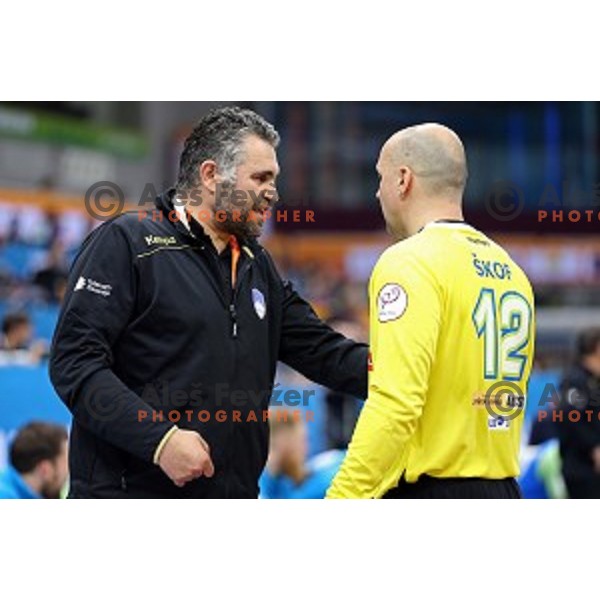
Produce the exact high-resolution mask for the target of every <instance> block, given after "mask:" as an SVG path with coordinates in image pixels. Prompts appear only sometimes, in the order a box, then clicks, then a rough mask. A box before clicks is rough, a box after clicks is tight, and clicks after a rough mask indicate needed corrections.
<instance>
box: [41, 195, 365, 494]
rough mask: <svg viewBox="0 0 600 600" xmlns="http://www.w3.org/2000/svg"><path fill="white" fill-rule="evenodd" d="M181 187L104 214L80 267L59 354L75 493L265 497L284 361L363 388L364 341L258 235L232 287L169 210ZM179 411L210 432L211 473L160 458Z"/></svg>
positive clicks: (57, 340) (325, 381)
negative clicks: (277, 262)
mask: <svg viewBox="0 0 600 600" xmlns="http://www.w3.org/2000/svg"><path fill="white" fill-rule="evenodd" d="M172 197H173V191H170V192H168V193H166V194H164V195H163V196H160V197H159V198H158V199H157V201H156V212H155V213H153V214H152V213H150V212H149V213H148V216H147V217H146V218H143V219H141V218H140V217H139V215H138V213H125V214H122V215H120V216H119V217H117V218H115V219H113V220H111V221H109V222H107V223H105V224H103V225H102V226H100V227H99V228H98V229H96V230H95V231H94V232H92V234H90V236H88V238H87V239H86V241H85V242H84V244H83V246H82V248H81V250H80V252H79V255H78V256H77V258H76V260H75V262H74V264H73V267H72V269H71V273H70V276H69V283H68V292H67V294H66V297H65V300H64V304H63V308H62V311H61V315H60V319H59V322H58V326H57V329H56V332H55V334H54V339H53V342H52V350H51V358H50V377H51V380H52V383H53V385H54V387H55V389H56V391H57V393H58V395H59V396H60V397H61V398H62V400H63V401H64V402H65V404H66V405H67V407H68V408H69V409H70V410H71V412H72V414H73V426H72V431H71V441H70V472H71V483H70V493H69V495H70V497H167V498H169V497H183V498H255V497H257V495H258V478H259V476H260V474H261V472H262V469H263V467H264V465H265V462H266V458H267V452H268V439H269V423H268V420H265V419H264V418H263V417H264V414H263V413H262V411H263V410H266V409H267V408H268V405H269V401H270V397H271V393H272V389H273V385H274V377H275V369H276V364H277V361H278V360H281V361H283V362H284V363H286V364H288V365H289V366H291V367H293V368H294V369H296V370H298V371H299V372H300V373H302V374H303V375H305V376H306V377H308V378H309V379H311V380H313V381H315V382H317V383H319V384H322V385H324V386H327V387H329V388H331V389H334V390H338V391H341V392H347V393H350V394H353V395H355V396H357V397H361V398H364V397H366V394H367V347H366V346H365V345H364V344H357V343H355V342H353V341H351V340H348V339H346V338H345V337H343V336H342V335H340V334H338V333H336V332H335V331H333V330H332V329H331V328H330V327H329V326H327V325H326V324H324V323H323V322H322V321H321V320H319V318H318V317H317V316H316V315H315V313H314V312H313V310H312V309H311V307H310V306H309V304H307V303H306V302H305V301H304V300H303V299H302V298H301V297H300V296H299V295H298V294H297V293H296V292H295V291H294V290H293V289H292V286H291V285H290V284H289V283H287V282H284V281H283V280H282V279H281V277H280V276H279V274H278V273H277V270H276V268H275V266H274V264H273V261H272V259H271V257H270V256H269V254H268V253H267V252H266V251H265V250H264V249H263V248H262V247H261V246H260V245H259V244H258V243H256V242H255V241H247V242H245V243H244V244H243V247H242V253H241V254H242V258H241V260H240V263H239V267H238V271H237V281H236V285H235V289H232V285H231V279H230V266H229V265H230V263H229V264H228V265H227V266H226V267H225V266H224V262H225V261H224V258H223V256H219V255H218V254H217V252H216V250H215V248H214V246H213V244H212V242H211V241H210V238H208V237H207V236H206V235H205V234H204V232H203V230H202V228H201V227H200V225H199V224H198V223H196V222H195V221H194V220H192V221H191V223H190V226H191V233H190V231H189V230H188V229H187V228H186V227H185V225H184V224H183V223H181V222H173V220H174V219H173V215H174V212H173V205H172ZM169 216H171V218H169ZM219 410H221V411H225V412H224V413H220V414H221V415H225V417H226V419H225V420H223V418H222V419H221V420H218V419H217V416H218V415H217V411H219ZM153 411H154V412H153ZM160 411H162V416H163V420H162V421H161V419H160ZM171 411H176V413H171ZM187 411H192V412H187ZM200 411H207V412H203V413H202V418H200V416H199V413H200ZM233 411H238V412H237V420H236V415H234V414H233ZM169 413H171V415H172V416H174V418H177V415H179V419H180V421H179V423H178V426H179V427H181V428H184V429H193V430H196V431H198V432H199V433H200V434H201V435H202V437H203V438H204V439H205V440H206V441H207V442H208V444H209V446H210V449H211V457H212V460H213V463H214V465H215V475H214V477H212V478H204V477H201V478H199V479H197V480H195V481H192V482H190V483H188V484H187V485H185V486H184V487H183V488H178V487H177V486H175V485H174V484H173V483H172V482H171V480H170V479H169V478H168V477H167V476H166V475H165V474H164V473H163V471H162V470H161V469H160V468H159V467H158V466H156V465H154V464H153V455H154V452H155V450H156V448H157V446H158V444H159V442H160V441H161V439H162V438H163V436H164V435H165V434H166V432H167V431H169V429H171V428H172V426H173V423H172V422H171V421H170V420H169V418H168V415H169ZM250 413H253V414H254V416H255V417H257V418H256V420H254V419H253V418H252V416H251V415H250ZM145 415H147V416H145ZM238 421H240V422H238Z"/></svg>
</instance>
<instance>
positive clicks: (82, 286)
mask: <svg viewBox="0 0 600 600" xmlns="http://www.w3.org/2000/svg"><path fill="white" fill-rule="evenodd" d="M112 289H113V288H112V285H110V283H100V282H99V281H96V280H95V279H89V278H86V277H80V278H79V279H78V280H77V283H76V284H75V287H74V288H73V291H74V292H78V291H79V290H86V291H88V292H92V293H94V294H98V295H99V296H104V297H105V298H107V297H108V296H110V295H111V293H112Z"/></svg>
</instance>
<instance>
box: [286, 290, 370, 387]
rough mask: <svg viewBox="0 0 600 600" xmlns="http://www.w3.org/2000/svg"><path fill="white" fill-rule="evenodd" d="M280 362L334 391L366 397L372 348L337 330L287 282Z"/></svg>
mask: <svg viewBox="0 0 600 600" xmlns="http://www.w3.org/2000/svg"><path fill="white" fill-rule="evenodd" d="M283 286H284V300H283V323H282V333H281V345H280V350H279V360H281V361H282V362H284V363H286V364H287V365H289V366H290V367H292V368H293V369H295V370H296V371H299V372H300V373H302V375H304V376H305V377H307V378H308V379H310V380H312V381H314V382H316V383H319V384H321V385H324V386H326V387H328V388H330V389H332V390H335V391H338V392H344V393H348V394H352V395H353V396H356V397H357V398H366V396H367V362H368V353H369V349H368V346H367V345H366V344H361V343H358V342H355V341H353V340H350V339H348V338H346V337H344V336H343V335H342V334H341V333H338V332H336V331H334V330H333V329H332V328H331V327H329V325H327V324H326V323H324V322H323V321H322V320H321V319H319V317H318V316H317V315H316V314H315V311H314V310H313V309H312V307H311V306H310V304H308V302H306V301H305V300H303V299H302V298H301V297H300V295H299V294H298V293H297V292H296V291H295V290H294V289H293V286H292V284H291V283H290V282H285V283H284V284H283Z"/></svg>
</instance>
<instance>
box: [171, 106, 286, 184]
mask: <svg viewBox="0 0 600 600" xmlns="http://www.w3.org/2000/svg"><path fill="white" fill-rule="evenodd" d="M248 135H256V136H258V137H259V138H261V139H262V140H264V141H266V142H268V143H269V144H271V145H272V146H273V147H274V148H276V147H277V146H278V145H279V134H278V133H277V131H276V130H275V128H274V127H273V125H271V123H269V122H268V121H267V120H265V119H264V118H263V117H261V116H260V115H258V114H256V113H255V112H254V111H252V110H249V109H247V108H240V107H238V106H227V107H222V108H216V109H214V110H211V111H210V112H209V113H208V114H207V115H206V116H205V117H204V118H202V119H201V120H200V121H199V122H198V124H197V125H196V126H195V127H194V130H193V131H192V133H191V134H190V135H189V136H188V138H187V139H186V141H185V145H184V148H183V152H182V154H181V159H180V162H179V174H178V176H177V183H176V188H177V191H178V192H182V191H185V190H189V189H193V188H196V187H197V186H198V177H199V172H198V166H199V165H201V164H202V163H203V162H204V161H206V160H214V161H215V163H216V164H217V169H218V171H219V173H220V174H221V175H222V176H223V177H224V178H225V179H226V180H227V181H228V182H233V180H234V179H235V171H236V169H237V167H238V165H239V164H240V163H241V162H242V160H243V155H242V146H243V143H244V140H245V139H246V137H247V136H248Z"/></svg>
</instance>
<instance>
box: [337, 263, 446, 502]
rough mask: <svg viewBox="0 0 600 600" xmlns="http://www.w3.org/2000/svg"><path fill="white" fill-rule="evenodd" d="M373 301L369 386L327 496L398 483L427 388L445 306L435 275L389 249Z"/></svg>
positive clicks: (378, 490) (369, 494) (372, 289)
mask: <svg viewBox="0 0 600 600" xmlns="http://www.w3.org/2000/svg"><path fill="white" fill-rule="evenodd" d="M369 305H370V308H369V321H370V350H371V355H372V370H371V371H370V373H369V394H368V398H367V400H366V402H365V405H364V407H363V410H362V412H361V414H360V417H359V420H358V423H357V425H356V429H355V431H354V434H353V436H352V440H351V442H350V446H349V448H348V453H347V455H346V458H345V460H344V462H343V464H342V466H341V468H340V471H339V472H338V474H337V475H336V477H335V479H334V481H333V483H332V485H331V487H330V489H329V490H328V492H327V498H374V497H375V498H377V497H380V496H382V495H383V494H384V493H385V492H386V491H387V490H388V489H390V488H391V487H393V486H394V485H395V484H396V483H397V481H398V479H399V477H400V475H401V474H402V471H403V470H404V450H405V448H406V443H407V441H408V440H409V438H410V436H411V435H412V433H413V431H414V429H415V426H416V422H417V419H418V418H419V416H420V415H421V412H422V410H423V405H424V403H425V399H426V396H427V389H428V382H429V374H430V370H431V365H432V362H433V360H434V356H435V352H436V345H437V339H438V333H439V328H440V322H441V314H442V298H441V292H440V290H439V285H438V283H437V282H436V280H435V277H434V276H433V274H432V273H431V271H430V270H429V268H428V267H427V266H426V265H425V264H423V262H422V261H419V259H418V257H416V256H413V255H411V254H408V255H406V256H405V255H404V254H401V253H393V254H392V253H389V252H388V253H385V254H384V255H383V256H382V257H381V259H380V260H379V262H378V264H377V266H376V267H375V269H374V271H373V275H372V277H371V282H370V286H369Z"/></svg>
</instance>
